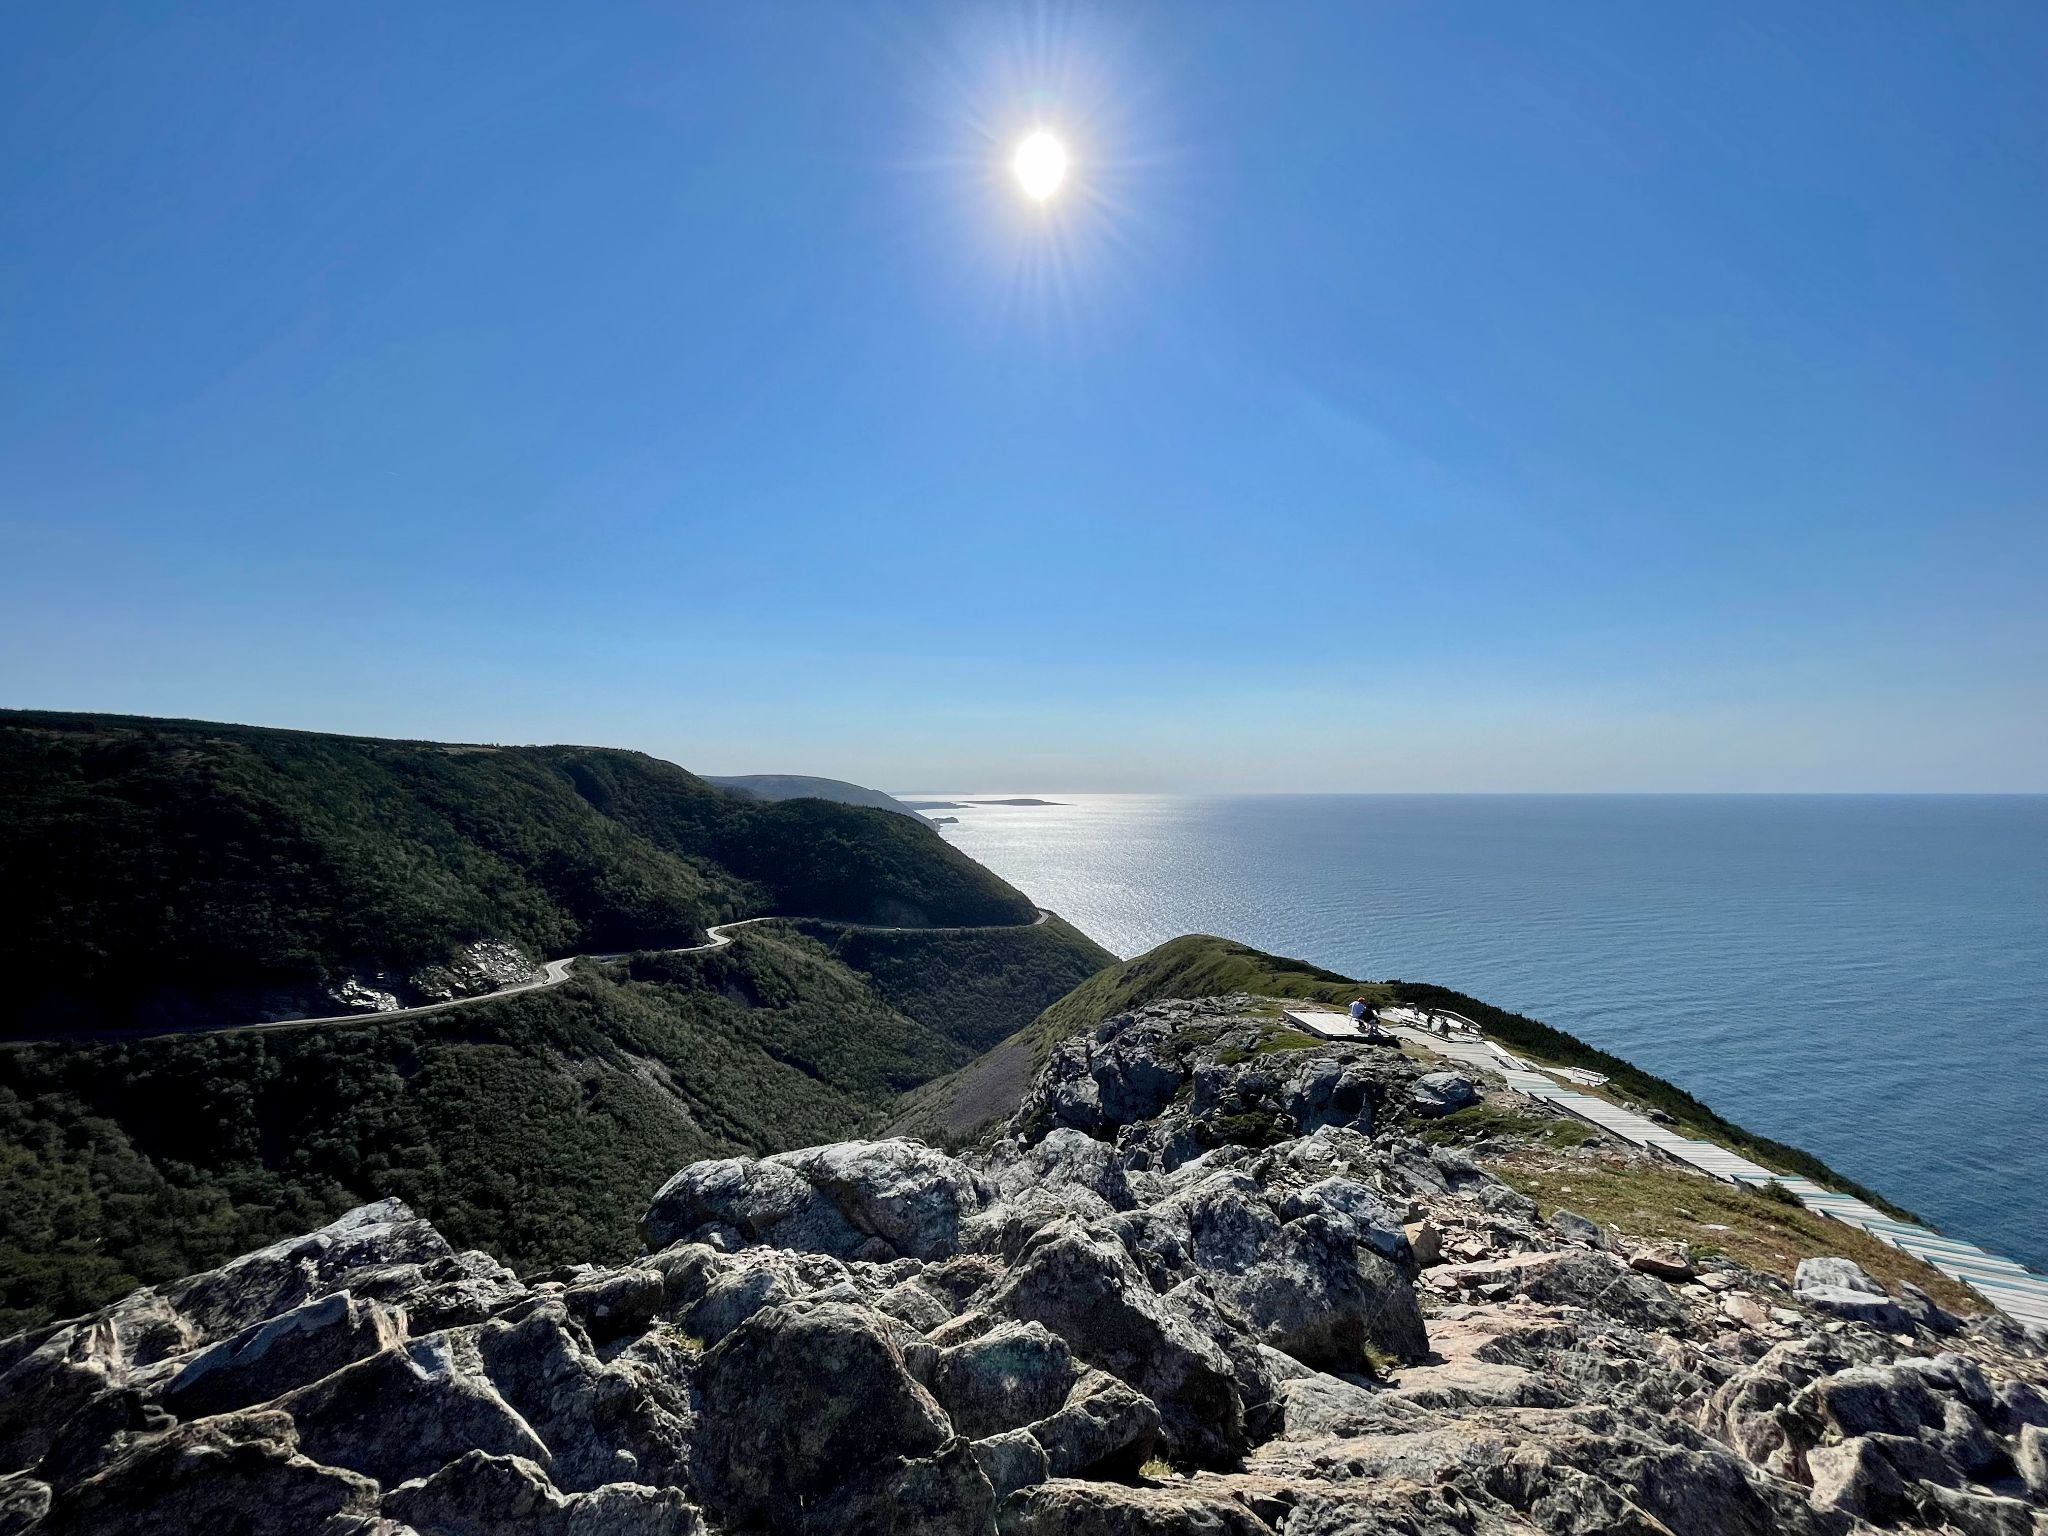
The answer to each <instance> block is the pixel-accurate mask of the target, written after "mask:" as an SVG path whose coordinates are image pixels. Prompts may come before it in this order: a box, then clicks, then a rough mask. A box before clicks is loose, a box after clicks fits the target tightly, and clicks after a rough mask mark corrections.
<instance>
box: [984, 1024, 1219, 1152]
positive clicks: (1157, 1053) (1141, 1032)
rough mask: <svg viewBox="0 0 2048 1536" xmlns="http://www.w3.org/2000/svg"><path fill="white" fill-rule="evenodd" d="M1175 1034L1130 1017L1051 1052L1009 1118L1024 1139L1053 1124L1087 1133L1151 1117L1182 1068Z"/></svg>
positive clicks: (1168, 1098) (1108, 1131) (1109, 1131)
mask: <svg viewBox="0 0 2048 1536" xmlns="http://www.w3.org/2000/svg"><path fill="white" fill-rule="evenodd" d="M1171 1041H1172V1030H1171V1029H1170V1028H1169V1027H1167V1026H1166V1025H1164V1024H1163V1023H1161V1022H1159V1021H1156V1020H1146V1019H1139V1018H1137V1017H1136V1016H1134V1015H1131V1014H1123V1015H1119V1016H1118V1017H1116V1018H1113V1019H1105V1020H1104V1021H1103V1023H1102V1025H1101V1026H1100V1027H1099V1028H1098V1029H1097V1030H1096V1032H1095V1034H1094V1036H1093V1037H1090V1038H1086V1039H1081V1040H1072V1041H1068V1042H1066V1043H1065V1044H1063V1045H1060V1046H1057V1047H1055V1048H1054V1050H1053V1053H1052V1055H1051V1057H1050V1058H1049V1059H1048V1060H1047V1062H1046V1064H1045V1067H1044V1068H1043V1070H1042V1071H1041V1072H1040V1073H1039V1076H1038V1079H1037V1081H1036V1082H1035V1083H1034V1084H1033V1086H1032V1089H1031V1091H1030V1093H1029V1094H1027V1095H1026V1097H1025V1100H1024V1104H1023V1106H1022V1108H1020V1109H1019V1110H1018V1111H1017V1113H1016V1115H1015V1116H1014V1117H1013V1118H1012V1120H1011V1122H1010V1123H1011V1126H1012V1128H1013V1129H1014V1130H1015V1131H1016V1132H1017V1133H1018V1134H1020V1135H1021V1136H1022V1137H1023V1139H1024V1140H1026V1141H1035V1140H1036V1139H1037V1138H1038V1137H1039V1136H1041V1135H1043V1134H1044V1133H1046V1132H1047V1131H1050V1130H1052V1129H1053V1128H1054V1127H1056V1126H1067V1127H1069V1128H1071V1129H1073V1130H1077V1131H1081V1132H1084V1133H1085V1134H1087V1135H1090V1136H1113V1135H1114V1134H1115V1132H1116V1131H1117V1129H1118V1128H1119V1127H1122V1126H1126V1125H1134V1124H1136V1123H1137V1122H1139V1121H1141V1120H1150V1119H1151V1118H1153V1117H1154V1116H1155V1115H1157V1114H1159V1112H1160V1111H1161V1110H1163V1109H1165V1108H1166V1107H1167V1105H1168V1104H1170V1103H1171V1102H1172V1101H1173V1096H1174V1094H1175V1093H1176V1092H1178V1091H1179V1089H1180V1085H1181V1084H1182V1083H1183V1082H1184V1081H1186V1078H1187V1070H1186V1068H1185V1067H1183V1066H1182V1065H1181V1063H1180V1061H1179V1058H1178V1056H1177V1054H1176V1053H1175V1052H1174V1050H1173V1049H1172V1046H1171Z"/></svg>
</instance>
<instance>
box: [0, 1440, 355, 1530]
mask: <svg viewBox="0 0 2048 1536" xmlns="http://www.w3.org/2000/svg"><path fill="white" fill-rule="evenodd" d="M376 1512H377V1485H376V1484H375V1483H374V1482H372V1481H370V1479H368V1478H366V1477H361V1476H358V1475H357V1474H356V1473H354V1472H348V1471H343V1470H340V1469H338V1468H336V1467H333V1466H320V1465H317V1464H315V1463H314V1462H313V1461H311V1460H309V1459H308V1458H307V1457H305V1456H303V1455H301V1454H299V1451H298V1448H297V1445H296V1441H295V1438H294V1435H293V1430H292V1421H291V1420H290V1419H289V1418H288V1417H287V1416H285V1415H284V1414H282V1413H277V1412H270V1411H257V1412H252V1413H233V1414H223V1415H221V1416H219V1417H216V1418H210V1419H200V1420H198V1421H196V1422H194V1423H191V1424H180V1425H178V1426H176V1427H175V1428H173V1429H170V1430H168V1431H165V1432H164V1433H162V1434H158V1435H153V1436H150V1437H149V1438H147V1439H145V1440H143V1441H140V1442H138V1443H137V1444H136V1445H134V1446H132V1447H130V1448H129V1449H128V1450H127V1451H126V1452H125V1453H124V1454H123V1455H121V1456H120V1457H118V1458H117V1459H116V1460H115V1461H113V1462H112V1463H111V1464H110V1465H108V1466H107V1467H105V1468H103V1469H102V1470H100V1471H99V1472H97V1473H95V1474H94V1475H93V1476H91V1477H89V1478H87V1479H85V1480H84V1481H82V1482H80V1483H76V1484H74V1485H72V1486H71V1487H68V1488H63V1489H59V1490H58V1491H57V1492H56V1494H55V1496H54V1497H53V1498H52V1499H51V1501H50V1509H49V1513H48V1514H47V1515H45V1516H44V1517H43V1521H42V1523H41V1524H40V1525H37V1526H35V1527H33V1530H34V1532H35V1536H191V1533H194V1532H213V1531H219V1532H234V1533H236V1536H306V1533H307V1532H310V1531H318V1530H320V1529H322V1528H323V1525H324V1523H325V1522H327V1521H330V1520H340V1519H342V1518H344V1517H348V1516H358V1517H362V1518H365V1519H367V1518H369V1517H372V1516H374V1515H375V1514H376Z"/></svg>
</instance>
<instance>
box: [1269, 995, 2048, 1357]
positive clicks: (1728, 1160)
mask: <svg viewBox="0 0 2048 1536" xmlns="http://www.w3.org/2000/svg"><path fill="white" fill-rule="evenodd" d="M1286 1012H1287V1017H1288V1018H1289V1019H1290V1020H1292V1021H1293V1022H1294V1023H1295V1024H1296V1025H1297V1026H1298V1027H1300V1028H1302V1029H1305V1030H1308V1031H1310V1032H1311V1033H1314V1034H1318V1035H1324V1036H1327V1037H1328V1038H1331V1039H1341V1040H1348V1039H1357V1038H1359V1036H1360V1031H1359V1030H1358V1028H1357V1026H1355V1025H1354V1024H1353V1023H1352V1022H1351V1018H1350V1016H1349V1015H1348V1014H1342V1013H1333V1012H1331V1011H1329V1010H1327V1009H1322V1008H1310V1007H1303V1008H1289V1009H1287V1010H1286ZM1380 1019H1381V1023H1382V1026H1383V1027H1384V1028H1385V1029H1386V1030H1387V1032H1388V1033H1390V1034H1392V1035H1394V1036H1395V1037H1396V1038H1398V1039H1401V1040H1404V1041H1407V1042H1408V1043H1410V1044H1413V1045H1419V1046H1421V1047H1422V1048H1423V1049H1424V1050H1427V1051H1431V1052H1434V1053H1435V1054H1436V1055H1439V1056H1447V1057H1449V1058H1451V1059H1452V1060H1453V1061H1458V1062H1462V1063H1464V1064H1465V1065H1467V1066H1472V1067H1477V1068H1479V1069H1480V1070H1482V1071H1486V1072H1491V1073H1493V1074H1494V1075H1496V1076H1498V1077H1500V1078H1502V1079H1503V1080H1505V1081H1506V1083H1507V1085H1508V1086H1509V1087H1510V1088H1512V1089H1514V1090H1515V1091H1516V1092H1517V1093H1525V1094H1527V1095H1528V1096H1529V1097H1530V1098H1532V1099H1541V1100H1542V1101H1543V1102H1544V1103H1546V1104H1551V1105H1554V1106H1556V1107H1557V1108H1559V1109H1561V1110H1563V1111H1565V1112H1566V1113H1567V1114H1571V1115H1576V1116H1578V1118H1579V1119H1581V1120H1585V1121H1589V1122H1591V1123H1592V1124H1594V1125H1597V1126H1599V1127H1600V1129H1601V1130H1603V1131H1606V1132H1608V1133H1609V1134H1610V1135H1613V1136H1616V1137H1618V1138H1620V1139H1621V1140H1623V1141H1626V1142H1629V1143H1630V1144H1632V1145H1634V1146H1638V1147H1645V1148H1648V1149H1650V1150H1652V1151H1655V1152H1661V1153H1662V1154H1664V1155H1665V1156H1666V1157H1669V1158H1671V1159H1673V1160H1674V1161H1677V1162H1681V1163H1684V1164H1686V1165H1687V1166H1689V1167H1692V1168H1696V1169H1698V1170H1699V1171H1700V1172H1702V1173H1706V1174H1711V1175H1712V1176H1713V1177H1715V1178H1717V1179H1720V1180H1722V1181H1724V1182H1726V1183H1729V1184H1744V1185H1748V1186H1750V1187H1752V1188H1756V1187H1760V1186H1762V1185H1765V1184H1779V1185H1782V1186H1783V1187H1784V1188H1785V1189H1787V1190H1789V1191H1790V1192H1791V1193H1792V1195H1793V1196H1794V1198H1796V1199H1797V1200H1798V1201H1799V1203H1800V1204H1801V1205H1803V1206H1805V1207H1806V1208H1807V1209H1808V1210H1810V1211H1815V1212H1818V1213H1819V1214H1820V1215H1823V1216H1827V1217H1830V1218H1831V1219H1833V1220H1835V1221H1839V1222H1842V1223H1843V1224H1844V1225H1846V1226H1851V1227H1857V1228H1860V1229H1861V1230H1863V1231H1865V1232H1868V1233H1869V1234H1870V1235H1871V1236H1872V1237H1874V1238H1876V1239H1877V1240H1878V1241H1879V1242H1881V1243H1886V1244H1888V1245H1890V1246H1891V1247H1893V1248H1897V1249H1900V1250H1901V1251H1903V1252H1906V1253H1910V1254H1912V1255H1913V1257H1915V1258H1916V1259H1921V1260H1924V1261H1925V1262H1926V1263H1928V1264H1930V1265H1932V1266H1933V1267H1934V1268H1935V1269H1938V1270H1939V1271H1941V1273H1943V1274H1944V1275H1947V1276H1948V1277H1949V1278H1950V1279H1951V1280H1959V1281H1961V1282H1962V1283H1963V1284H1964V1285H1967V1286H1969V1287H1971V1288H1972V1289H1973V1290H1975V1291H1977V1292H1978V1293H1979V1294H1980V1295H1982V1296H1983V1297H1984V1298H1985V1299H1986V1300H1988V1301H1989V1302H1990V1303H1991V1304H1992V1305H1993V1306H1995V1307H1997V1308H1998V1310H1999V1311H2001V1312H2003V1313H2005V1314H2006V1315H2007V1316H2008V1317H2011V1318H2014V1319H2016V1320H2017V1321H2019V1322H2022V1323H2033V1324H2037V1325H2039V1326H2042V1327H2048V1278H2043V1277H2042V1276H2040V1275H2037V1274H2035V1273H2033V1272H2032V1271H2031V1270H2029V1269H2027V1268H2026V1267H2025V1266H2024V1265H2021V1264H2016V1263H2014V1262H2013V1261H2012V1260H2011V1259H2006V1258H2000V1257H1999V1256H1998V1255H1997V1254H1994V1253H1987V1252H1986V1251H1985V1250H1984V1249H1982V1248H1979V1247H1977V1246H1976V1245H1975V1244H1974V1243H1966V1242H1963V1241H1962V1240H1960V1239H1959V1238H1953V1237H1944V1236H1942V1235H1941V1234H1940V1233H1939V1232H1936V1231H1934V1230H1933V1229H1932V1228H1931V1227H1923V1226H1921V1225H1919V1224H1918V1223H1916V1222H1909V1221H1900V1220H1898V1219H1897V1218H1895V1217H1891V1216H1887V1215H1886V1214H1885V1213H1884V1212H1883V1211H1880V1210H1879V1209H1877V1207H1875V1206H1873V1205H1871V1204H1869V1203H1868V1202H1866V1201H1863V1200H1858V1199H1857V1198H1855V1197H1854V1196H1853V1195H1844V1194H1839V1193H1837V1192H1836V1191H1834V1190H1831V1189H1825V1188H1823V1187H1822V1186H1821V1185H1819V1184H1816V1183H1814V1182H1813V1180H1811V1179H1804V1178H1800V1177H1798V1176H1796V1175H1793V1174H1786V1173H1774V1172H1772V1171H1771V1170H1770V1169H1768V1168H1765V1167H1763V1166H1762V1165H1761V1164H1758V1163H1754V1162H1751V1161H1750V1160H1749V1159H1748V1158H1746V1157H1743V1156H1741V1155H1740V1154H1738V1153H1734V1152H1731V1151H1729V1150H1728V1149H1727V1148H1726V1147H1723V1146H1718V1145H1716V1144H1715V1143H1713V1142H1711V1141H1695V1140H1694V1139H1692V1138H1691V1137H1689V1136H1681V1135H1679V1134H1678V1133H1677V1132H1676V1131H1675V1130H1673V1129H1671V1127H1669V1126H1665V1125H1659V1124H1658V1123H1657V1122H1656V1121H1654V1120H1652V1119H1650V1117H1649V1116H1647V1115H1643V1114H1639V1113H1638V1112H1636V1111H1635V1110H1632V1109H1624V1108H1623V1107H1622V1106H1621V1105H1619V1104H1615V1103H1612V1102H1611V1101H1609V1100H1607V1099H1603V1098H1600V1097H1599V1096H1598V1095H1596V1094H1591V1093H1585V1092H1582V1091H1580V1089H1579V1088H1577V1087H1573V1086H1570V1085H1568V1084H1565V1083H1560V1082H1557V1081H1556V1080H1555V1079H1553V1078H1551V1077H1548V1076H1546V1075H1545V1072H1546V1071H1557V1072H1560V1073H1565V1074H1566V1075H1569V1076H1571V1077H1573V1078H1575V1079H1577V1080H1579V1081H1584V1080H1585V1079H1586V1078H1597V1077H1599V1074H1598V1073H1582V1072H1580V1071H1578V1070H1576V1069H1565V1068H1546V1069H1543V1070H1538V1069H1537V1068H1535V1067H1533V1066H1532V1065H1530V1064H1529V1063H1528V1062H1526V1061H1523V1060H1522V1059H1521V1058H1519V1057H1517V1056H1515V1055H1513V1054H1511V1053H1510V1052H1508V1051H1506V1050H1504V1049H1502V1048H1501V1047H1500V1046H1498V1045H1496V1044H1494V1043H1493V1042H1492V1041H1490V1040H1484V1039H1480V1038H1477V1037H1474V1036H1468V1035H1450V1036H1444V1035H1437V1034H1432V1033H1430V1032H1429V1031H1428V1030H1425V1029H1421V1028H1418V1027H1417V1026H1418V1025H1419V1024H1420V1023H1421V1021H1422V1019H1423V1014H1422V1013H1421V1012H1420V1011H1418V1010H1416V1009H1412V1008H1382V1009H1381V1010H1380ZM1601 1081H1605V1079H1601Z"/></svg>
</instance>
